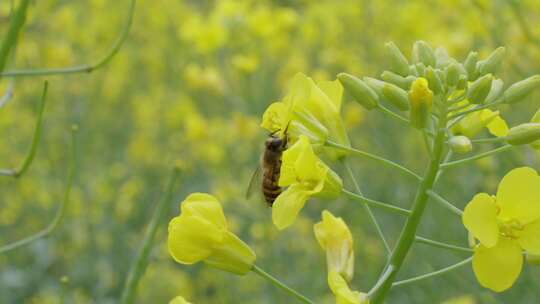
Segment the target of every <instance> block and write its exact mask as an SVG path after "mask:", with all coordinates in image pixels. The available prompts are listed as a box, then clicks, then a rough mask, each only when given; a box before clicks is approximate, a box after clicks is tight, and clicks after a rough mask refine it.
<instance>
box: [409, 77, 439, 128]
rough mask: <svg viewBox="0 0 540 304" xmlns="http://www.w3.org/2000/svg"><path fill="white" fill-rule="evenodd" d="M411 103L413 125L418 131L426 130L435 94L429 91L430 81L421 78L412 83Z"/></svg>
mask: <svg viewBox="0 0 540 304" xmlns="http://www.w3.org/2000/svg"><path fill="white" fill-rule="evenodd" d="M409 102H410V103H411V105H410V108H411V113H410V120H411V125H412V126H413V127H415V128H417V129H422V128H424V127H425V126H426V124H427V121H428V119H429V115H430V113H431V108H432V105H433V92H432V91H431V90H430V89H429V86H428V81H427V80H426V79H425V78H422V77H419V78H418V79H416V80H415V81H414V82H413V83H412V85H411V90H410V91H409Z"/></svg>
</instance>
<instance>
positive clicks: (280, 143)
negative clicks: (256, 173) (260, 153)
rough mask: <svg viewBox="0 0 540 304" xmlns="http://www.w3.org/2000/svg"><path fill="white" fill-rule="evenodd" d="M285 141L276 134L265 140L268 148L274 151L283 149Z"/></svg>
mask: <svg viewBox="0 0 540 304" xmlns="http://www.w3.org/2000/svg"><path fill="white" fill-rule="evenodd" d="M284 143H285V141H284V140H283V139H281V138H279V137H277V136H275V135H270V137H268V139H266V141H265V142H264V146H265V147H266V149H268V150H270V151H274V152H279V151H281V150H283V148H284Z"/></svg>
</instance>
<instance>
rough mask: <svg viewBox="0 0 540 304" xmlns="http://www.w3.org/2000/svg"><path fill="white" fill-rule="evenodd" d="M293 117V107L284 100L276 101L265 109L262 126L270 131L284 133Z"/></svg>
mask: <svg viewBox="0 0 540 304" xmlns="http://www.w3.org/2000/svg"><path fill="white" fill-rule="evenodd" d="M291 117H292V107H290V106H289V105H287V104H285V103H283V102H274V103H272V104H271V105H270V106H268V108H267V109H266V111H264V114H263V118H262V122H261V127H263V128H265V129H266V130H268V131H270V132H278V133H277V135H281V134H283V132H284V131H285V128H287V124H289V121H290V120H291Z"/></svg>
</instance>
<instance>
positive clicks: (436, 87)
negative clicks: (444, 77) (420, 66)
mask: <svg viewBox="0 0 540 304" xmlns="http://www.w3.org/2000/svg"><path fill="white" fill-rule="evenodd" d="M424 77H425V78H426V79H427V81H428V84H429V89H430V90H432V91H433V93H435V94H441V93H443V92H444V87H443V84H442V81H441V79H440V78H439V75H437V73H436V71H435V70H434V69H433V68H432V67H427V68H426V69H425V71H424Z"/></svg>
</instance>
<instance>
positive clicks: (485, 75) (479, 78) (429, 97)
mask: <svg viewBox="0 0 540 304" xmlns="http://www.w3.org/2000/svg"><path fill="white" fill-rule="evenodd" d="M385 48H386V52H387V58H388V59H387V62H388V70H386V71H383V72H382V74H381V75H380V78H379V79H377V78H373V77H357V76H353V75H350V74H347V73H341V74H339V75H338V79H339V81H340V82H341V84H342V86H343V88H344V89H345V91H346V92H348V94H349V95H350V96H352V97H353V99H354V100H355V101H356V102H358V103H359V104H360V105H362V106H363V107H364V108H366V109H367V110H372V109H380V110H383V111H387V110H388V109H386V108H385V107H384V105H385V104H387V105H389V106H390V108H391V109H396V110H398V111H403V112H404V111H408V112H409V113H408V117H409V121H410V124H411V125H412V126H413V127H415V128H417V129H424V128H427V127H430V123H429V121H430V118H431V116H437V115H438V114H437V113H434V112H436V111H438V109H440V108H444V109H451V110H452V109H457V111H455V112H452V111H450V112H447V113H446V114H445V115H448V117H447V118H455V117H458V116H466V111H469V112H470V113H472V112H475V111H474V109H473V108H474V107H482V108H483V109H485V110H484V111H483V112H481V113H480V112H479V113H476V115H473V116H467V117H469V118H468V119H466V120H465V121H464V122H463V123H461V124H457V126H456V127H454V128H453V129H454V130H459V132H457V134H456V135H459V134H466V135H467V136H470V135H473V134H476V133H478V132H479V131H480V130H481V129H482V128H483V127H487V128H488V129H490V132H491V133H492V134H494V135H496V136H504V135H506V132H508V128H507V127H506V125H505V122H504V121H503V120H502V118H500V117H499V112H497V111H490V110H488V108H489V107H491V106H492V105H497V104H501V103H508V104H513V103H516V102H519V101H522V100H524V99H525V98H526V97H527V96H529V95H531V93H532V92H533V91H534V90H535V89H536V88H538V87H540V75H535V76H531V77H529V78H527V79H525V80H522V81H519V82H517V83H514V84H512V85H510V86H507V87H505V84H504V82H503V81H502V80H501V79H499V78H497V77H496V76H495V74H496V73H497V72H498V70H499V69H500V68H501V65H502V63H503V59H504V57H505V54H506V49H505V48H504V47H499V48H497V49H495V50H494V51H493V52H491V54H489V55H488V56H487V57H481V56H480V55H479V54H478V52H474V51H473V52H470V53H469V54H468V55H467V57H466V58H465V60H464V61H463V62H460V61H458V60H457V59H455V58H452V57H450V56H449V55H448V53H447V52H446V50H444V49H443V48H440V47H439V48H436V49H433V48H432V47H431V46H430V45H429V44H428V43H427V42H425V41H417V42H415V43H414V45H413V47H412V53H411V57H410V59H408V58H407V57H406V56H405V55H404V54H403V52H402V51H401V50H400V49H399V48H398V47H397V46H396V44H394V43H393V42H388V43H386V44H385ZM454 104H455V105H454ZM471 110H472V111H471ZM467 113H468V112H467ZM491 116H493V118H494V119H495V120H493V121H489V120H488V119H487V117H491ZM462 118H464V117H462ZM458 122H459V121H456V122H455V123H458ZM449 123H451V122H449ZM431 125H432V124H431ZM453 125H455V124H453ZM470 126H476V127H477V129H478V128H479V129H478V130H477V131H475V132H472V131H471V132H468V128H469V127H470ZM478 126H479V127H478ZM514 132H517V133H518V134H522V131H519V132H518V131H514ZM502 133H504V135H500V134H502ZM528 133H530V132H527V134H528ZM511 141H513V140H511ZM518 142H519V140H518ZM467 149H468V148H466V149H465V148H464V149H461V150H463V151H464V150H467ZM457 150H460V148H457Z"/></svg>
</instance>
